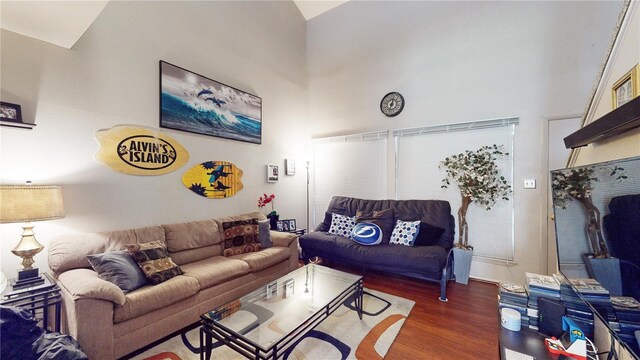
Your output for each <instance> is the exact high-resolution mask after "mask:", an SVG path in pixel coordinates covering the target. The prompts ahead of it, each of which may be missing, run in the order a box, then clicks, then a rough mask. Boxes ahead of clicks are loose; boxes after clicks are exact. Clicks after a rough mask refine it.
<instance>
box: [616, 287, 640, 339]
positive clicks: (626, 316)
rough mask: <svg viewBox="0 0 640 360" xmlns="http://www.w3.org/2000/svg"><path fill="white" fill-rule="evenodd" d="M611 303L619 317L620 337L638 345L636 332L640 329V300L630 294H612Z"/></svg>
mask: <svg viewBox="0 0 640 360" xmlns="http://www.w3.org/2000/svg"><path fill="white" fill-rule="evenodd" d="M611 303H612V305H613V310H614V312H615V314H616V317H617V319H618V324H617V325H618V329H619V331H618V335H619V336H620V339H622V340H623V341H624V342H626V343H629V344H636V345H637V342H636V338H635V332H636V331H640V302H638V300H636V299H634V298H632V297H629V296H612V297H611ZM611 325H615V324H611ZM612 327H615V326H612Z"/></svg>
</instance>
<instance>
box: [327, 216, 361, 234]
mask: <svg viewBox="0 0 640 360" xmlns="http://www.w3.org/2000/svg"><path fill="white" fill-rule="evenodd" d="M355 219H356V218H355V217H349V216H345V215H339V214H332V215H331V227H329V234H334V235H338V236H344V237H346V238H349V237H351V230H352V229H353V227H354V226H355V224H356V220H355Z"/></svg>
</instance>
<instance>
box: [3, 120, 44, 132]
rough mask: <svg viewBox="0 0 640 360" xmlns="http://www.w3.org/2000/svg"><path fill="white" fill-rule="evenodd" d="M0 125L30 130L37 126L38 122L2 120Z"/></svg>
mask: <svg viewBox="0 0 640 360" xmlns="http://www.w3.org/2000/svg"><path fill="white" fill-rule="evenodd" d="M0 126H6V127H12V128H17V129H28V130H31V129H33V127H34V126H36V124H29V123H23V122H16V121H7V120H0Z"/></svg>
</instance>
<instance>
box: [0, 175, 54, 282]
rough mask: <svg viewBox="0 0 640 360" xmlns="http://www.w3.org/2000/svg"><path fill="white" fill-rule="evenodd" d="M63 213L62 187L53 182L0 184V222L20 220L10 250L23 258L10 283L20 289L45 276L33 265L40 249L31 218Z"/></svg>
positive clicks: (48, 218)
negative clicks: (18, 232) (16, 238)
mask: <svg viewBox="0 0 640 360" xmlns="http://www.w3.org/2000/svg"><path fill="white" fill-rule="evenodd" d="M63 217H64V206H63V202H62V188H61V187H60V186H55V185H42V186H39V185H30V183H29V182H27V185H0V223H19V222H20V223H21V222H24V223H25V225H24V226H23V227H22V229H23V232H22V238H21V239H20V242H19V243H18V245H16V247H15V248H14V249H13V250H11V252H12V253H14V254H15V255H16V256H19V257H21V258H22V267H23V269H22V270H19V271H18V278H17V279H16V282H15V284H14V286H13V288H14V289H20V288H24V287H28V286H33V285H38V284H40V283H43V282H44V279H42V278H41V277H40V275H39V274H38V268H34V267H33V263H34V261H33V257H34V256H35V255H36V254H37V253H39V252H40V251H42V249H43V248H44V246H42V244H40V243H39V242H38V241H37V240H36V237H35V233H34V232H33V225H31V221H44V220H54V219H60V218H63Z"/></svg>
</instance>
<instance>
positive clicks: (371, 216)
mask: <svg viewBox="0 0 640 360" xmlns="http://www.w3.org/2000/svg"><path fill="white" fill-rule="evenodd" d="M363 222H366V223H372V224H376V225H378V227H380V230H382V243H383V244H388V243H389V239H391V233H392V232H393V225H394V223H393V209H385V210H373V211H370V212H366V211H362V210H358V211H356V223H363Z"/></svg>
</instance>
